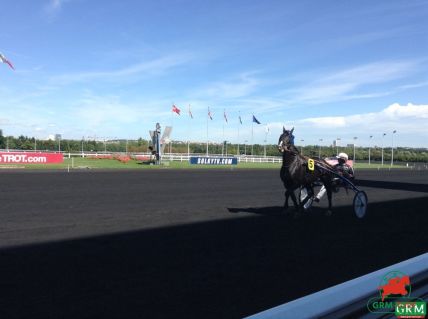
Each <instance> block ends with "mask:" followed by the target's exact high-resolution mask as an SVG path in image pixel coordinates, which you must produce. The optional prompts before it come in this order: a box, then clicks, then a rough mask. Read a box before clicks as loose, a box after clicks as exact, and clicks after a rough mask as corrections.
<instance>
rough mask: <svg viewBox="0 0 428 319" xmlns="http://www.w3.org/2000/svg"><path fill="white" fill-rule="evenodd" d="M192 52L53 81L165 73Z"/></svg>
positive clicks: (61, 76)
mask: <svg viewBox="0 0 428 319" xmlns="http://www.w3.org/2000/svg"><path fill="white" fill-rule="evenodd" d="M191 59H192V55H190V54H185V53H183V54H176V55H169V56H164V57H160V58H157V59H154V60H151V61H146V62H141V63H137V64H133V65H130V66H127V67H124V68H121V69H117V70H104V71H93V72H80V73H70V74H63V75H58V76H54V77H52V78H51V81H52V82H53V83H56V84H70V83H73V82H85V81H93V80H98V81H111V82H114V81H118V80H119V81H123V80H124V79H129V77H130V76H145V75H146V76H147V75H154V74H160V73H163V72H165V71H167V70H169V69H171V68H173V67H177V66H179V65H182V64H185V63H187V62H189V61H191Z"/></svg>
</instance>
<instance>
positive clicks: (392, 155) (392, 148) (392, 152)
mask: <svg viewBox="0 0 428 319" xmlns="http://www.w3.org/2000/svg"><path fill="white" fill-rule="evenodd" d="M395 133H397V130H394V131H392V135H391V136H392V145H391V166H392V165H394V134H395Z"/></svg>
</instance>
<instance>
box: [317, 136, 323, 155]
mask: <svg viewBox="0 0 428 319" xmlns="http://www.w3.org/2000/svg"><path fill="white" fill-rule="evenodd" d="M322 141H323V139H322V138H320V139H319V142H320V145H319V148H318V158H320V159H321V142H322Z"/></svg>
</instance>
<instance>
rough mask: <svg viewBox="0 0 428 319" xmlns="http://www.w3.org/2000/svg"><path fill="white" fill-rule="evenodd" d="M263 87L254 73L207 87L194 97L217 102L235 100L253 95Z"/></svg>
mask: <svg viewBox="0 0 428 319" xmlns="http://www.w3.org/2000/svg"><path fill="white" fill-rule="evenodd" d="M260 85H261V82H260V80H259V79H257V78H256V77H255V76H254V75H253V73H251V72H247V73H241V74H239V75H237V76H234V77H232V78H230V79H228V80H226V81H222V82H214V83H211V84H209V85H206V86H204V87H202V88H200V89H199V90H197V91H196V92H195V93H192V95H193V96H194V97H195V98H204V99H207V98H210V99H215V100H223V99H235V98H241V97H246V96H248V95H250V94H252V93H253V92H254V91H255V90H257V88H258V87H259V86H260Z"/></svg>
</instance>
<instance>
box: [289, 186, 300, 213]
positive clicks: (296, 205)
mask: <svg viewBox="0 0 428 319" xmlns="http://www.w3.org/2000/svg"><path fill="white" fill-rule="evenodd" d="M289 194H290V196H291V199H292V200H293V204H294V208H295V209H296V213H295V215H294V217H298V215H299V213H300V212H301V211H302V210H303V208H302V207H301V206H300V205H299V204H298V203H297V198H296V194H295V193H294V190H289Z"/></svg>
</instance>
